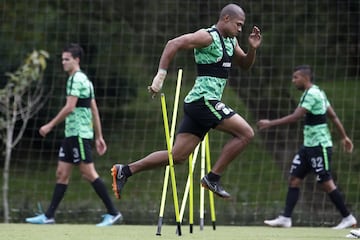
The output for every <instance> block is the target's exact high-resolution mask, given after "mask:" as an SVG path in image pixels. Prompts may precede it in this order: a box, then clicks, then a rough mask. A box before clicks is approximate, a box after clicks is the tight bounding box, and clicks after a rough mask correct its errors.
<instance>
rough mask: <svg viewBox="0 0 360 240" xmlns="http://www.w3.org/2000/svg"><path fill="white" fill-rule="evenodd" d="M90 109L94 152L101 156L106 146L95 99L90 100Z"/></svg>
mask: <svg viewBox="0 0 360 240" xmlns="http://www.w3.org/2000/svg"><path fill="white" fill-rule="evenodd" d="M90 107H91V112H92V117H93V124H94V132H95V144H96V150H97V152H98V154H99V155H103V154H104V153H105V152H106V150H107V146H106V143H105V140H104V138H103V133H102V126H101V121H100V115H99V110H98V107H97V104H96V101H95V99H92V100H91V105H90Z"/></svg>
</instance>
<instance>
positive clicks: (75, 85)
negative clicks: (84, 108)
mask: <svg viewBox="0 0 360 240" xmlns="http://www.w3.org/2000/svg"><path fill="white" fill-rule="evenodd" d="M84 82H86V75H85V74H83V73H81V72H79V73H75V74H74V75H73V76H72V77H70V78H69V80H68V87H67V95H68V96H74V97H78V98H80V97H81V92H82V89H83V88H84V86H83V85H84Z"/></svg>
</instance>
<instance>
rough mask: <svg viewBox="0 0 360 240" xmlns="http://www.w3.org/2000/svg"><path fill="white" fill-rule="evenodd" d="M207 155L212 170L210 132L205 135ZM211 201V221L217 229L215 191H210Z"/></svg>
mask: <svg viewBox="0 0 360 240" xmlns="http://www.w3.org/2000/svg"><path fill="white" fill-rule="evenodd" d="M205 156H206V166H207V172H210V171H211V159H210V144H209V134H208V133H207V134H206V136H205ZM209 203H210V213H211V222H212V225H213V230H215V229H216V214H215V204H214V193H213V192H212V191H209Z"/></svg>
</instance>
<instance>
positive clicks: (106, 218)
mask: <svg viewBox="0 0 360 240" xmlns="http://www.w3.org/2000/svg"><path fill="white" fill-rule="evenodd" d="M118 220H119V221H122V215H121V213H118V214H117V215H115V216H114V215H111V214H105V215H103V220H102V221H101V222H100V223H98V224H96V226H98V227H106V226H111V225H113V224H114V223H115V222H116V221H118Z"/></svg>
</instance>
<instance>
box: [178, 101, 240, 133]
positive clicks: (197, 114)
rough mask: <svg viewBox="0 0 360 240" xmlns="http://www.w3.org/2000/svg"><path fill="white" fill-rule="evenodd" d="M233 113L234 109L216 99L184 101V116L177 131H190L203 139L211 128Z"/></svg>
mask: <svg viewBox="0 0 360 240" xmlns="http://www.w3.org/2000/svg"><path fill="white" fill-rule="evenodd" d="M234 114H236V113H235V112H234V110H232V109H231V108H229V107H228V106H226V105H225V104H224V103H222V102H220V101H218V100H205V99H204V98H201V99H199V100H197V101H194V102H191V103H184V117H183V119H182V122H181V124H180V126H179V130H178V133H191V134H194V135H196V136H198V137H199V138H200V139H203V138H204V136H205V135H206V133H207V132H208V131H209V130H210V129H211V128H215V127H216V126H217V125H219V123H220V122H221V121H222V120H224V119H226V118H230V117H231V116H233V115H234Z"/></svg>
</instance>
